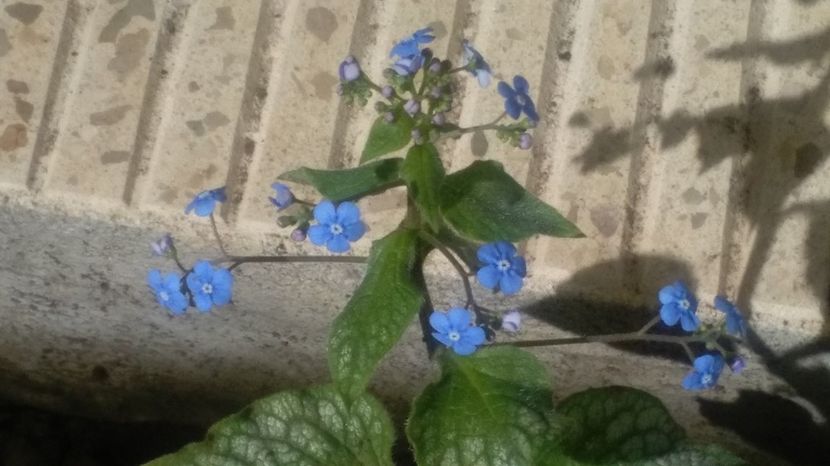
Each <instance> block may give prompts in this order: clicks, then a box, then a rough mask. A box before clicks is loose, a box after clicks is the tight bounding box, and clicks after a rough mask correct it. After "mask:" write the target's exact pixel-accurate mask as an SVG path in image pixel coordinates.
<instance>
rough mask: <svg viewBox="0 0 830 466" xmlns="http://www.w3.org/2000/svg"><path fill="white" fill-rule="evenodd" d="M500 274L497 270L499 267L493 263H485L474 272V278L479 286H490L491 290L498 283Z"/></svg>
mask: <svg viewBox="0 0 830 466" xmlns="http://www.w3.org/2000/svg"><path fill="white" fill-rule="evenodd" d="M501 275H502V273H501V272H499V269H497V268H496V266H495V265H485V266H484V267H482V268H480V269H478V272H476V278H477V279H478V282H479V283H480V284H481V286H483V287H484V288H490V289H491V290H492V289H493V288H495V287H496V285H498V283H499V280H500V279H501Z"/></svg>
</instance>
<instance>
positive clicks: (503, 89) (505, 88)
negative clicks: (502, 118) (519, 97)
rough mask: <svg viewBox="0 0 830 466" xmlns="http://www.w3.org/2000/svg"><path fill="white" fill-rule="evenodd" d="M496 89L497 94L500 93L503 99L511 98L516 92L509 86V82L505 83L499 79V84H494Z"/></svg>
mask: <svg viewBox="0 0 830 466" xmlns="http://www.w3.org/2000/svg"><path fill="white" fill-rule="evenodd" d="M496 89H498V91H499V94H501V96H502V97H504V98H505V99H512V98H513V97H514V96H515V95H516V92H515V91H514V90H513V88H512V87H510V84H507V83H506V82H504V81H499V84H498V85H497V86H496Z"/></svg>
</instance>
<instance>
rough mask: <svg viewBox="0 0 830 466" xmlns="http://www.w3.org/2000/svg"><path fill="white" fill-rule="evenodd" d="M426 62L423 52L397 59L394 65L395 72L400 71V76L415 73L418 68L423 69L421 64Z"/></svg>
mask: <svg viewBox="0 0 830 466" xmlns="http://www.w3.org/2000/svg"><path fill="white" fill-rule="evenodd" d="M423 63H424V57H422V56H421V54H420V53H419V54H417V55H412V56H411V57H404V58H401V59H400V60H398V61H396V62H395V64H394V65H392V69H393V70H395V73H398V75H399V76H409V75H410V74H415V73H417V72H418V70H420V69H421V65H422V64H423Z"/></svg>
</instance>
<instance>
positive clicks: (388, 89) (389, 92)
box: [380, 84, 395, 99]
mask: <svg viewBox="0 0 830 466" xmlns="http://www.w3.org/2000/svg"><path fill="white" fill-rule="evenodd" d="M380 93H381V95H382V96H384V97H386V98H387V99H391V98H392V96H393V95H395V89H392V86H390V85H388V84H387V85H385V86H383V87H382V88H381V89H380Z"/></svg>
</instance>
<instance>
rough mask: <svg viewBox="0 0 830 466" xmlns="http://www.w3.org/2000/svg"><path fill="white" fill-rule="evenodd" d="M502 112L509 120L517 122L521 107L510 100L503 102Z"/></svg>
mask: <svg viewBox="0 0 830 466" xmlns="http://www.w3.org/2000/svg"><path fill="white" fill-rule="evenodd" d="M504 111H505V112H507V114H508V115H510V118H512V119H514V120H518V119H519V116H520V115H521V114H522V107H521V105H519V102H516V99H513V98H510V99H506V100H505V101H504Z"/></svg>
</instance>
